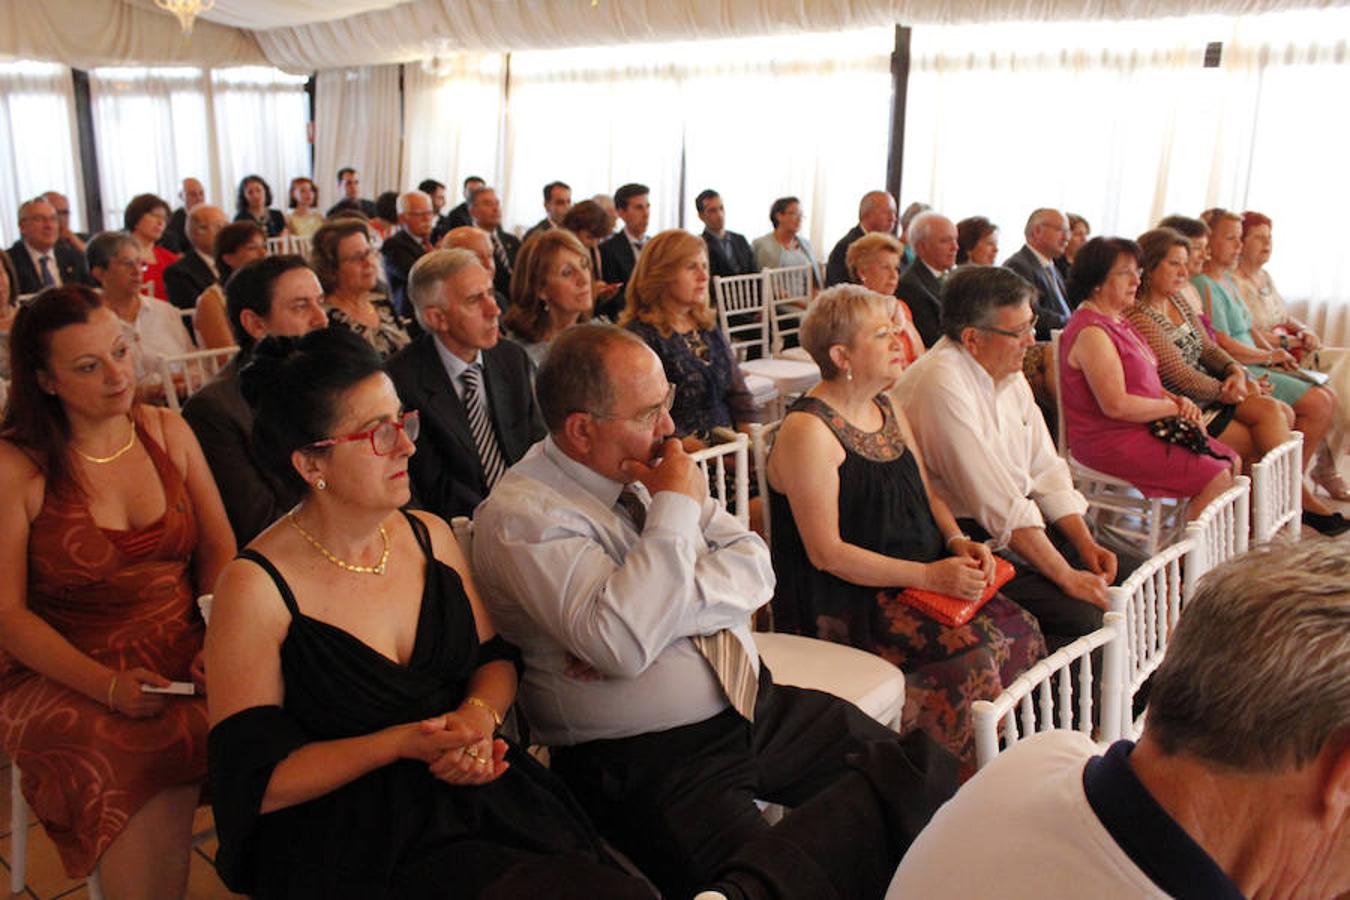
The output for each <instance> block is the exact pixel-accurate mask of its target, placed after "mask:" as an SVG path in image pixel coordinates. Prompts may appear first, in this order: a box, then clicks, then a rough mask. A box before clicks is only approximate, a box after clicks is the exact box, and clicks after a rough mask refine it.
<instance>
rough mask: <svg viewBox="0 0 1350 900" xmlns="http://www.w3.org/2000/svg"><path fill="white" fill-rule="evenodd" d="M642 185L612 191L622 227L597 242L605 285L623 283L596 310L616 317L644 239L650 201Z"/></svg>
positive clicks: (610, 316)
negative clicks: (598, 243)
mask: <svg viewBox="0 0 1350 900" xmlns="http://www.w3.org/2000/svg"><path fill="white" fill-rule="evenodd" d="M650 193H651V191H650V190H649V189H648V188H647V186H646V185H645V184H625V185H624V186H623V187H621V188H619V189H618V190H617V191H615V192H614V211H615V212H616V213H618V216H619V218H620V219H622V220H623V228H621V229H619V230H618V231H617V232H615V233H614V234H612V235H610V237H609V238H607V239H606V240H605V242H604V243H603V244H601V245H600V262H601V263H603V264H604V269H605V271H604V276H605V282H606V283H607V284H618V285H622V287H620V288H619V291H618V293H616V294H615V295H614V296H613V297H611V298H610V299H609V300H608V301H606V302H605V303H602V304H601V305H600V306H599V307H598V308H597V309H596V312H597V313H599V314H600V315H603V316H608V317H609V318H610V319H617V318H618V316H619V313H620V312H621V311H622V310H623V306H624V288H626V287H627V286H628V279H629V277H631V276H632V274H633V269H634V268H635V267H636V266H637V258H638V254H639V253H641V252H642V245H643V244H645V243H646V242H647V222H648V221H649V220H650V219H651V215H652V204H651V201H650V200H648V198H647V195H648V194H650Z"/></svg>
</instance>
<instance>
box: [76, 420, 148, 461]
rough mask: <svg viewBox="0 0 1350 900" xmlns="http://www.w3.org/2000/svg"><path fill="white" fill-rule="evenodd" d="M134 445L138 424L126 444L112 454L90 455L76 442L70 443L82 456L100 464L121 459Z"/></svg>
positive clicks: (133, 427) (133, 426) (133, 428)
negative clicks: (77, 445) (75, 443)
mask: <svg viewBox="0 0 1350 900" xmlns="http://www.w3.org/2000/svg"><path fill="white" fill-rule="evenodd" d="M134 446H136V426H135V425H132V426H131V434H130V435H129V436H128V437H127V442H126V445H125V446H124V447H122V449H120V450H118V451H117V452H115V453H113V455H112V456H90V455H89V454H88V453H85V452H84V451H83V450H81V449H80V448H79V447H76V446H75V445H74V444H71V445H70V449H72V450H74V451H75V452H76V453H78V454H80V456H83V457H84V458H85V459H87V460H88V461H89V462H91V463H98V464H99V465H102V464H103V463H110V462H112V461H113V460H116V459H121V458H122V457H123V456H124V455H126V453H127V451H129V450H130V449H131V448H132V447H134Z"/></svg>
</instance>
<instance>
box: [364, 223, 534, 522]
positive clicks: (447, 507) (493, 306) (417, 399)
mask: <svg viewBox="0 0 1350 900" xmlns="http://www.w3.org/2000/svg"><path fill="white" fill-rule="evenodd" d="M408 296H409V298H410V299H411V300H412V304H413V308H414V309H415V310H416V311H417V320H418V322H419V323H420V324H421V326H422V328H423V329H424V330H425V332H426V333H425V334H423V335H422V336H421V337H419V338H417V339H416V340H415V341H413V342H412V343H411V344H409V345H408V346H407V347H405V348H404V349H403V350H401V351H399V352H398V353H397V354H395V355H394V356H392V357H390V359H389V361H388V363H386V364H385V369H386V371H387V372H388V373H389V377H390V378H392V379H393V381H394V386H395V387H396V388H398V393H399V396H400V397H401V398H403V402H404V403H405V404H406V405H407V406H408V408H409V409H417V410H420V411H421V413H422V433H421V434H420V435H418V438H417V453H415V454H414V455H413V457H412V458H411V459H410V460H409V462H408V474H409V476H410V477H411V478H412V488H413V494H414V496H415V497H416V498H417V500H418V502H419V503H420V504H421V505H422V507H423V508H424V509H427V510H429V511H430V512H434V513H435V514H436V515H438V516H441V517H442V518H444V519H447V520H448V519H450V518H452V517H454V516H469V515H472V514H473V511H474V508H475V507H476V506H477V505H478V504H479V503H480V502H481V501H482V500H483V498H484V497H486V496H487V495H488V492H489V491H491V490H492V486H493V485H494V484H496V483H497V479H499V478H501V476H502V474H503V473H505V472H506V469H507V468H508V467H509V466H511V465H513V464H514V463H515V462H516V461H517V460H518V459H520V458H521V457H522V456H524V455H525V451H526V450H528V449H529V448H530V446H531V445H532V444H534V443H535V442H536V441H538V440H539V439H540V438H542V437H543V436H544V433H545V429H544V422H543V419H542V418H541V417H540V414H539V409H538V407H537V406H536V405H535V401H534V389H533V386H532V385H531V383H530V374H531V365H530V358H529V357H528V356H527V355H526V354H525V350H524V349H523V348H522V347H520V345H518V344H514V343H512V342H511V341H508V340H503V339H502V338H501V336H500V331H499V328H498V325H497V317H498V315H499V310H498V307H497V301H496V298H495V297H494V296H493V291H492V278H491V277H490V276H489V275H488V273H487V270H486V269H484V268H483V267H482V266H481V265H480V264H479V262H478V258H477V257H476V256H474V254H473V253H472V252H470V251H469V250H463V249H455V250H433V251H432V252H431V253H428V254H427V255H425V256H423V257H422V258H421V259H419V260H418V261H417V264H416V265H414V266H413V268H412V273H411V274H410V276H409V279H408Z"/></svg>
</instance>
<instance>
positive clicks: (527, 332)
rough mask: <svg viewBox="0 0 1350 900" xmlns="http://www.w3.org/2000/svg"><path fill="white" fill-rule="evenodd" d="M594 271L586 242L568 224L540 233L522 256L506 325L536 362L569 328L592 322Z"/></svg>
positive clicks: (518, 257) (513, 280)
mask: <svg viewBox="0 0 1350 900" xmlns="http://www.w3.org/2000/svg"><path fill="white" fill-rule="evenodd" d="M591 275H592V273H591V257H590V254H589V253H587V252H586V246H585V245H584V244H582V243H581V241H580V240H578V239H577V236H576V235H575V234H573V233H572V232H570V231H567V230H566V229H563V228H553V229H550V230H548V231H541V232H539V233H538V234H535V235H534V236H533V237H531V238H530V239H529V240H527V241H526V242H525V243H524V245H523V246H522V247H521V248H520V251H519V252H518V253H517V254H516V266H515V269H514V270H513V271H512V272H511V306H510V308H508V309H507V310H506V315H505V316H503V317H502V324H503V325H505V326H506V330H507V332H508V333H509V334H510V336H511V337H512V338H513V339H514V340H516V341H517V342H518V343H519V344H521V346H523V347H524V348H525V352H526V353H528V354H529V355H530V359H532V360H534V364H535V365H536V366H538V365H540V364H542V363H543V361H544V354H545V353H547V352H548V346H549V344H550V343H551V342H552V341H553V339H554V338H555V337H557V336H558V335H559V334H561V333H562V331H563V330H564V329H566V328H570V327H571V326H573V325H577V324H579V323H581V322H589V321H590V320H591V317H592V315H593V314H594V312H595V302H594V295H593V294H592V291H591Z"/></svg>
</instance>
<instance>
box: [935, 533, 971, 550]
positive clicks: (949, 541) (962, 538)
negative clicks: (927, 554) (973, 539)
mask: <svg viewBox="0 0 1350 900" xmlns="http://www.w3.org/2000/svg"><path fill="white" fill-rule="evenodd" d="M968 540H970V535H968V534H966V533H965V532H964V531H958V532H957V533H956V534H954V535H952V536H951V537H949V538H947V540H946V541H945V542H944V543H943V545H942V546H944V547H946V548H947V549H948V550H950V549H952V542H953V541H968Z"/></svg>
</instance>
